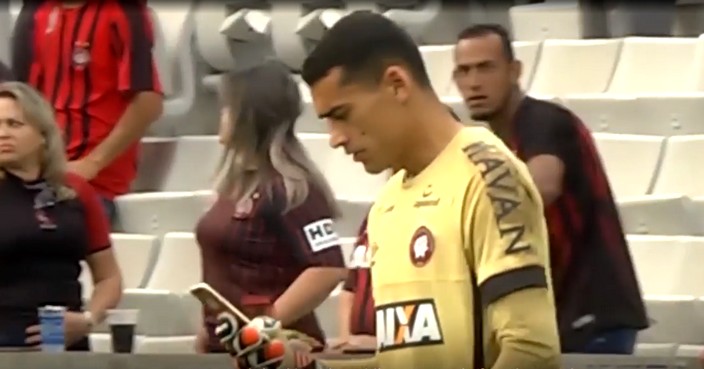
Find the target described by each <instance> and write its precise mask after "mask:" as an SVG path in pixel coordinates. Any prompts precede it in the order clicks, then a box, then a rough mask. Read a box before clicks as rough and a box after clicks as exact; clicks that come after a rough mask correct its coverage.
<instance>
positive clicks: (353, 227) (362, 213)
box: [335, 199, 373, 237]
mask: <svg viewBox="0 0 704 369" xmlns="http://www.w3.org/2000/svg"><path fill="white" fill-rule="evenodd" d="M337 204H338V206H339V207H340V211H341V212H342V216H341V217H340V218H339V219H337V220H336V221H335V229H336V230H337V233H338V234H339V235H340V236H342V237H356V236H357V234H358V233H359V226H360V224H362V221H363V220H364V218H366V217H367V214H369V209H371V207H372V204H373V202H372V201H364V200H357V201H355V200H346V199H339V200H337Z"/></svg>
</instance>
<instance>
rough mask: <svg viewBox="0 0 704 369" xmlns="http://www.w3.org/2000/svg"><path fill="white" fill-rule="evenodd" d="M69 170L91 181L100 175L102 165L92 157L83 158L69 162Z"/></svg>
mask: <svg viewBox="0 0 704 369" xmlns="http://www.w3.org/2000/svg"><path fill="white" fill-rule="evenodd" d="M68 171H69V172H72V173H75V174H78V175H79V176H81V177H83V178H84V179H85V180H86V181H90V180H92V179H93V178H95V176H97V175H98V172H100V166H99V165H98V163H96V162H94V161H92V160H90V159H86V158H83V159H78V160H74V161H71V162H69V163H68Z"/></svg>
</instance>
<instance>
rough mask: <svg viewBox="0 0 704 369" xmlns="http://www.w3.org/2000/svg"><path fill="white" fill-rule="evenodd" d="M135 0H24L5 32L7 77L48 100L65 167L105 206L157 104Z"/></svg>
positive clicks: (130, 171)
mask: <svg viewBox="0 0 704 369" xmlns="http://www.w3.org/2000/svg"><path fill="white" fill-rule="evenodd" d="M144 3H145V2H143V1H134V2H123V1H118V0H100V1H57V0H47V1H42V2H25V5H24V6H23V8H22V11H21V12H20V15H19V16H18V19H17V23H16V25H15V30H14V34H13V40H12V45H13V46H12V48H13V50H12V59H13V60H12V67H13V70H14V73H15V77H16V78H17V79H18V80H20V81H23V82H28V83H30V84H31V85H33V86H34V87H36V88H37V89H38V90H40V91H41V92H42V93H43V94H44V96H45V97H46V98H47V99H48V100H49V102H50V103H51V104H52V105H53V107H54V109H55V110H56V116H57V121H58V124H59V125H60V126H61V128H62V129H63V130H64V134H65V139H66V143H67V155H68V157H69V160H70V163H69V167H70V170H71V171H73V172H75V173H76V174H79V175H80V176H82V177H84V178H85V179H87V180H90V183H91V184H92V185H93V186H94V187H95V189H96V190H97V192H98V193H99V194H100V195H101V196H102V198H103V200H104V204H105V206H106V210H107V211H108V213H109V215H110V216H111V217H113V216H114V206H113V204H112V200H113V199H114V197H115V196H117V195H120V194H124V193H126V192H127V191H128V190H129V187H130V183H131V181H132V180H133V179H134V177H135V175H136V170H137V168H136V165H137V163H136V160H137V150H138V143H139V140H140V138H141V137H142V135H143V134H144V132H145V131H146V129H147V128H148V127H149V125H150V124H151V123H152V122H154V121H155V120H156V119H158V118H159V116H160V115H161V112H162V107H163V105H162V100H163V99H162V94H161V85H160V82H159V78H158V75H157V71H156V69H155V63H154V60H153V55H152V46H153V42H154V32H153V28H152V27H153V26H152V23H151V20H150V14H149V10H148V8H147V7H146V5H145V4H144Z"/></svg>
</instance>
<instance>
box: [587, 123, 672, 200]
mask: <svg viewBox="0 0 704 369" xmlns="http://www.w3.org/2000/svg"><path fill="white" fill-rule="evenodd" d="M593 136H594V142H595V144H596V147H597V149H598V150H599V154H600V155H601V161H602V163H603V165H604V169H605V170H606V174H607V176H608V178H609V182H610V184H611V190H612V191H613V192H614V194H615V195H616V196H617V197H621V196H638V195H645V194H647V193H648V192H649V190H650V187H651V186H652V183H653V181H654V180H655V173H656V170H657V167H658V163H659V161H660V157H661V155H662V149H663V146H664V143H665V138H664V137H659V136H640V135H625V134H610V133H594V134H593ZM624 153H628V155H624ZM633 158H638V161H639V164H638V165H633Z"/></svg>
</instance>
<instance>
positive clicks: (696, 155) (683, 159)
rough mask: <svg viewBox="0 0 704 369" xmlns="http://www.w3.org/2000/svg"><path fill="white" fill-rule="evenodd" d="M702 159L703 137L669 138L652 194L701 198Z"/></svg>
mask: <svg viewBox="0 0 704 369" xmlns="http://www.w3.org/2000/svg"><path fill="white" fill-rule="evenodd" d="M702 158H704V135H690V136H673V137H670V138H669V139H668V140H667V145H666V147H665V155H664V156H663V159H662V164H661V166H660V173H659V174H658V178H657V181H656V182H655V187H654V188H653V193H655V194H682V195H687V196H703V195H704V176H701V175H698V174H699V173H701V163H702Z"/></svg>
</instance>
